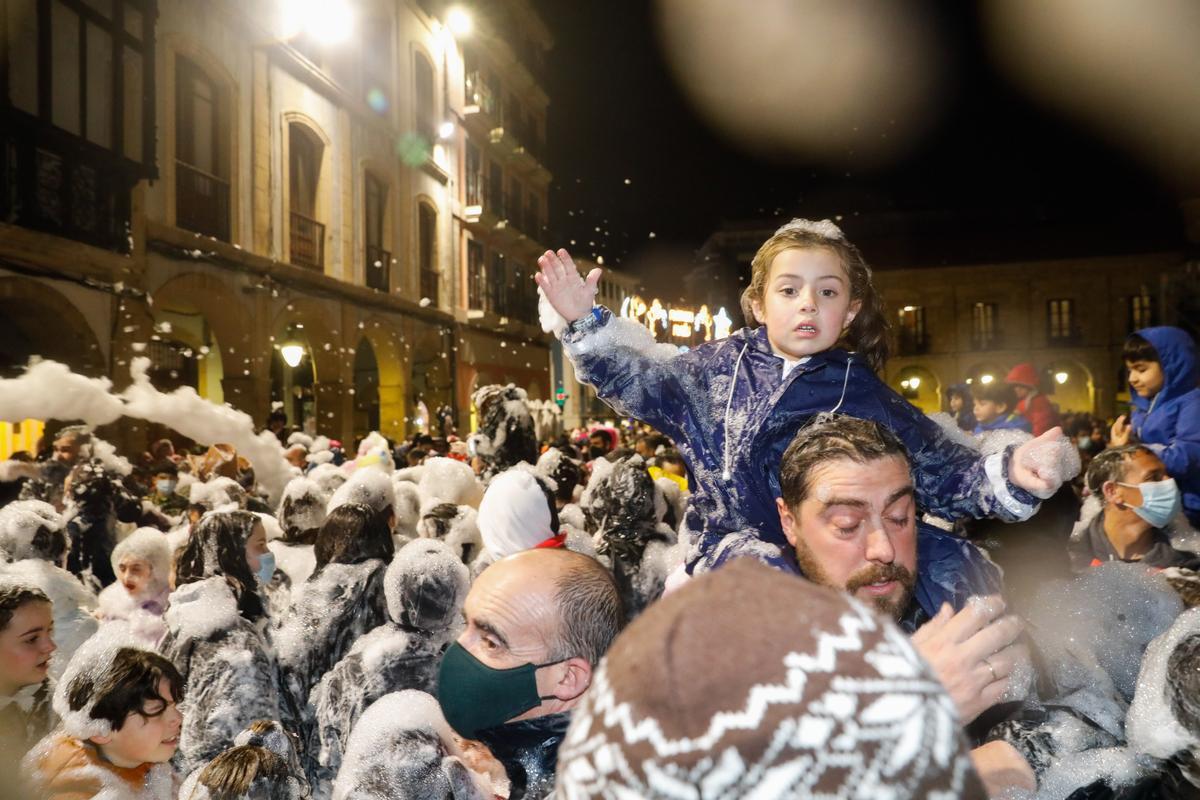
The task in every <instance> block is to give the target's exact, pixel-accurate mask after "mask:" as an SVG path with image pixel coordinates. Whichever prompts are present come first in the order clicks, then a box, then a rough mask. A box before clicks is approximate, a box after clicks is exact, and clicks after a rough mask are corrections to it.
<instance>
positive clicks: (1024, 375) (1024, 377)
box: [1004, 361, 1038, 389]
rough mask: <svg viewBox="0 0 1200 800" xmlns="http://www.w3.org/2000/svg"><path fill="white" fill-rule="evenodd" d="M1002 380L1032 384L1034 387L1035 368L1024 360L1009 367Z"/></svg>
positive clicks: (1036, 381) (1035, 378)
mask: <svg viewBox="0 0 1200 800" xmlns="http://www.w3.org/2000/svg"><path fill="white" fill-rule="evenodd" d="M1004 382H1005V383H1017V384H1020V385H1022V386H1032V387H1033V388H1035V389H1036V388H1037V387H1038V374H1037V370H1036V369H1034V368H1033V364H1030V363H1029V362H1028V361H1025V362H1023V363H1021V364H1017V365H1016V366H1015V367H1013V368H1012V369H1010V370H1009V371H1008V375H1006V376H1005V378H1004Z"/></svg>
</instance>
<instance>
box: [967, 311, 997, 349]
mask: <svg viewBox="0 0 1200 800" xmlns="http://www.w3.org/2000/svg"><path fill="white" fill-rule="evenodd" d="M997 317H998V314H997V310H996V304H995V303H976V304H975V305H974V306H972V307H971V345H972V347H974V349H976V350H989V349H991V348H994V347H997V346H998V345H999V342H1000V337H999V333H998V331H997V328H996V321H997Z"/></svg>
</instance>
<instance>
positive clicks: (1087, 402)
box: [1044, 358, 1096, 414]
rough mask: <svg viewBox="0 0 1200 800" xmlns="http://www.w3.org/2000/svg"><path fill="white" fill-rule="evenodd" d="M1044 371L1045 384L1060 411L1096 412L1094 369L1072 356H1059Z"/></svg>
mask: <svg viewBox="0 0 1200 800" xmlns="http://www.w3.org/2000/svg"><path fill="white" fill-rule="evenodd" d="M1044 372H1045V375H1046V380H1045V381H1044V384H1045V385H1046V386H1047V387H1048V388H1049V390H1050V391H1049V394H1050V395H1051V401H1052V402H1053V403H1054V404H1055V405H1057V406H1058V409H1059V411H1063V412H1067V411H1085V412H1087V413H1089V414H1091V413H1094V412H1095V410H1096V384H1095V381H1094V379H1093V377H1092V371H1091V370H1090V369H1088V368H1087V367H1086V366H1085V365H1084V364H1081V363H1080V362H1078V361H1076V360H1075V359H1072V358H1058V359H1055V360H1054V361H1052V362H1050V364H1049V365H1047V367H1046V369H1045V370H1044Z"/></svg>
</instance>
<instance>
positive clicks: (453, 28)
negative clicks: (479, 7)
mask: <svg viewBox="0 0 1200 800" xmlns="http://www.w3.org/2000/svg"><path fill="white" fill-rule="evenodd" d="M446 27H447V28H449V29H450V32H451V33H452V34H454V35H455V36H456V37H461V36H466V35H467V34H469V33H470V32H471V15H470V13H468V12H467V10H466V9H465V8H463V7H462V6H454V7H452V8H451V9H450V10H449V11H447V12H446Z"/></svg>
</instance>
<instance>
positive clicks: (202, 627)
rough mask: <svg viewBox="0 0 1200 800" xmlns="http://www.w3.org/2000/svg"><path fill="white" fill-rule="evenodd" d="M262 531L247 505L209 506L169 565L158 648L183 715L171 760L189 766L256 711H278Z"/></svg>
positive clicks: (258, 715)
mask: <svg viewBox="0 0 1200 800" xmlns="http://www.w3.org/2000/svg"><path fill="white" fill-rule="evenodd" d="M265 556H266V535H265V533H264V532H263V525H262V522H261V521H260V520H259V518H258V517H257V516H256V515H254V514H252V513H250V512H249V511H210V512H209V513H207V514H205V515H204V516H203V517H202V518H201V519H200V521H199V522H198V523H197V524H196V525H195V526H194V527H193V528H192V531H191V534H190V535H189V536H188V541H187V545H186V547H185V548H184V550H183V552H182V553H180V555H179V557H178V560H177V562H176V565H175V581H176V584H177V586H178V588H177V589H176V590H175V591H174V592H172V593H171V597H170V607H169V608H168V610H167V613H166V615H165V620H166V623H167V634H166V636H165V637H164V639H163V642H162V644H161V645H160V649H161V650H162V652H163V653H164V654H165V655H166V656H167V657H168V658H170V659H171V661H172V662H174V664H175V665H176V667H178V668H179V671H180V673H181V674H182V675H183V681H184V683H185V685H186V687H187V692H188V697H189V699H188V708H189V711H188V718H187V722H186V724H185V725H184V728H183V732H182V736H181V738H180V751H179V757H178V758H177V759H176V761H177V766H179V767H180V768H181V771H182V772H183V773H185V774H186V773H190V772H191V771H192V770H194V769H196V768H197V767H198V766H199V765H200V764H202V763H204V762H206V761H208V760H210V759H212V758H213V757H215V756H216V755H217V754H218V753H220V752H221V751H222V750H224V749H226V748H227V747H229V746H230V745H231V744H232V743H233V739H234V736H236V735H237V733H238V731H240V730H242V729H243V728H245V727H246V726H247V725H249V724H250V723H251V722H253V721H254V720H257V719H279V715H280V705H279V667H278V665H277V663H276V661H275V656H274V649H273V648H272V647H271V644H270V641H269V639H268V636H267V631H266V628H267V625H268V623H269V618H268V616H267V608H266V603H265V601H264V600H263V596H262V594H261V593H260V588H259V584H260V582H262V581H264V580H268V579H269V578H270V574H269V573H268V572H267V568H268V567H272V566H273V565H272V564H271V563H270V562H269V559H267V558H266V557H265Z"/></svg>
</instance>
